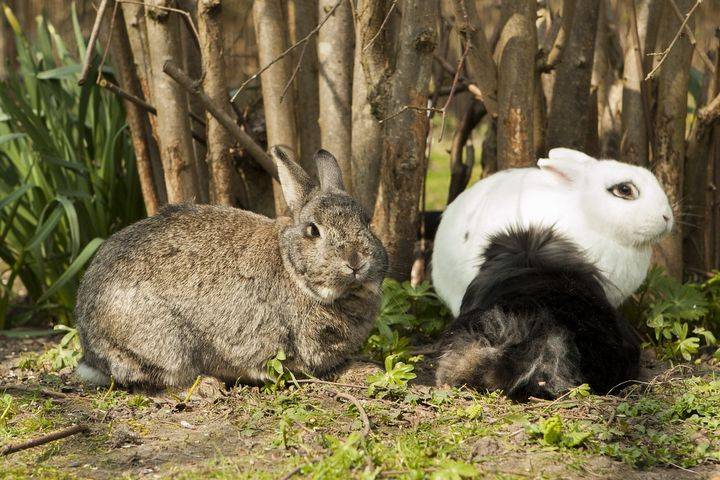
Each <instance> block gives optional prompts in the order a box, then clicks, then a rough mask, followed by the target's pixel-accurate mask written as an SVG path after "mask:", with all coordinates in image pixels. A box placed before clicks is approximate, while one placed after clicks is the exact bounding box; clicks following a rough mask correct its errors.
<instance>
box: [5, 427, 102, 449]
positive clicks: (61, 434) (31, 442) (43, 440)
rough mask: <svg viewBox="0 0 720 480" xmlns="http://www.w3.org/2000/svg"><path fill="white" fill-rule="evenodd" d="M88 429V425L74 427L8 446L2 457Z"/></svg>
mask: <svg viewBox="0 0 720 480" xmlns="http://www.w3.org/2000/svg"><path fill="white" fill-rule="evenodd" d="M87 429H88V427H87V425H82V424H81V425H73V426H72V427H68V428H65V429H63V430H58V431H57V432H53V433H48V434H47V435H43V436H42V437H38V438H34V439H32V440H28V441H27V442H23V443H18V444H16V445H8V446H6V447H3V449H2V450H0V456H5V455H10V454H11V453H15V452H19V451H20V450H27V449H28V448H33V447H37V446H39V445H44V444H46V443H50V442H54V441H55V440H60V439H62V438H66V437H69V436H71V435H75V434H76V433H80V432H85V431H87Z"/></svg>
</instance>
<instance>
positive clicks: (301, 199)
mask: <svg viewBox="0 0 720 480" xmlns="http://www.w3.org/2000/svg"><path fill="white" fill-rule="evenodd" d="M270 154H271V155H272V157H273V159H274V160H275V164H276V165H277V169H278V178H279V179H280V186H281V187H282V191H283V196H284V197H285V201H286V202H287V204H288V206H289V207H290V210H292V211H297V210H299V209H300V208H302V206H303V205H305V203H306V202H307V200H308V195H309V194H310V192H311V191H312V189H313V186H314V184H313V181H312V179H311V178H310V176H309V175H308V174H307V173H306V172H305V170H303V168H302V167H301V166H300V165H299V164H298V163H297V162H295V160H294V159H293V157H294V155H293V154H292V153H291V152H290V150H289V149H288V148H286V147H281V146H279V145H275V146H274V147H272V148H271V149H270Z"/></svg>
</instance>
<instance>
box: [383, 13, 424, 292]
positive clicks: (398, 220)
mask: <svg viewBox="0 0 720 480" xmlns="http://www.w3.org/2000/svg"><path fill="white" fill-rule="evenodd" d="M437 8H438V5H437V2H436V1H435V0H405V1H403V2H402V9H401V10H402V19H401V21H400V29H399V38H398V41H399V44H398V45H399V48H398V55H397V64H396V68H395V71H394V72H393V74H392V76H391V78H390V99H389V101H388V108H387V110H388V112H392V113H391V114H395V113H397V112H400V111H401V110H402V113H400V114H399V115H395V116H394V117H393V118H390V119H388V120H387V121H386V122H384V125H383V127H384V129H385V140H384V141H383V159H382V166H381V170H380V185H379V189H378V196H377V202H376V204H375V215H374V218H373V227H374V229H375V232H376V233H377V234H378V236H379V237H380V240H382V242H383V244H384V245H385V248H386V249H387V252H388V256H389V260H390V269H389V272H390V275H391V276H393V277H395V278H400V279H405V278H408V276H409V275H410V268H411V265H412V261H413V244H414V242H415V236H416V234H417V216H418V202H419V199H420V187H421V185H422V176H423V173H424V172H423V168H422V167H423V164H424V156H425V142H426V139H427V114H426V112H425V111H424V110H422V109H424V108H425V107H426V105H427V95H428V86H429V83H430V76H431V75H432V58H433V57H432V55H433V50H434V49H435V47H436V44H437V31H436V21H437V15H438V11H437ZM407 107H413V108H407ZM418 109H420V110H418Z"/></svg>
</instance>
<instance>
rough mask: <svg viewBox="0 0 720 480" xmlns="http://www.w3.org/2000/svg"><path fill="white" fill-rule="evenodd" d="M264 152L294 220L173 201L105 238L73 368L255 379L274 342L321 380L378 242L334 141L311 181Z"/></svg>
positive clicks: (368, 276) (140, 377)
mask: <svg viewBox="0 0 720 480" xmlns="http://www.w3.org/2000/svg"><path fill="white" fill-rule="evenodd" d="M272 156H273V158H274V160H275V162H276V164H277V168H278V174H279V178H280V183H281V185H282V190H283V194H284V196H285V200H286V201H287V203H288V205H289V207H290V210H291V211H292V215H293V218H287V217H281V218H278V219H276V220H271V219H269V218H266V217H263V216H260V215H257V214H254V213H250V212H246V211H242V210H238V209H235V208H230V207H222V206H211V205H184V204H183V205H170V206H168V207H166V208H165V209H163V210H162V211H161V212H160V213H158V214H157V215H156V216H154V217H151V218H147V219H145V220H142V221H140V222H137V223H135V224H133V225H130V226H129V227H127V228H125V229H123V230H121V231H120V232H118V233H116V234H114V235H113V236H111V237H110V238H109V239H108V240H107V241H106V242H105V243H104V245H103V246H102V247H101V248H100V250H99V251H98V253H97V255H96V256H95V258H94V260H93V261H92V264H91V265H90V267H89V268H88V270H87V273H85V276H84V278H83V280H82V282H81V285H80V289H79V292H78V301H77V307H76V318H77V328H78V334H79V336H80V340H81V343H82V347H83V359H82V362H81V364H80V365H79V367H78V369H77V373H78V375H79V376H80V377H81V378H83V379H85V380H86V381H88V382H90V383H95V384H105V383H107V382H108V381H109V378H110V377H111V376H112V377H113V378H114V379H115V381H116V382H117V383H119V384H121V385H125V386H140V387H143V388H161V387H165V386H186V385H188V384H190V383H191V382H192V381H193V380H194V379H195V378H196V377H197V376H198V375H210V376H214V377H217V378H219V379H221V380H223V381H226V382H236V381H240V382H244V383H257V382H261V381H263V380H265V379H266V378H267V377H266V370H265V363H266V362H267V360H268V359H270V358H273V357H274V356H275V355H276V354H277V353H278V351H280V350H282V351H284V353H285V355H286V357H287V362H286V366H287V367H288V368H289V369H291V370H293V371H296V372H307V373H310V374H313V375H316V376H320V377H326V376H328V375H331V374H332V373H333V372H335V371H336V370H337V369H338V368H339V367H341V366H342V365H343V363H344V362H345V361H346V359H347V358H348V356H349V355H350V354H351V353H353V352H355V351H356V350H358V349H359V348H360V346H361V345H362V344H363V342H364V340H365V338H366V336H367V335H368V333H369V331H370V329H371V328H372V325H373V321H374V319H375V316H376V314H377V312H378V308H379V305H380V285H381V282H382V280H383V277H384V275H385V271H386V269H387V255H386V253H385V249H384V248H383V246H382V244H381V243H380V241H379V240H378V239H377V237H375V235H373V233H372V232H371V231H370V228H369V226H368V218H367V216H366V214H365V213H364V212H363V210H362V207H360V205H359V204H358V202H356V201H355V200H354V199H352V198H351V197H350V196H349V195H348V194H347V193H346V192H345V189H344V187H343V183H342V178H341V174H340V169H339V167H338V164H337V161H336V160H335V158H334V157H333V156H332V155H331V154H330V153H329V152H326V151H324V150H320V151H319V152H318V153H317V154H316V155H315V161H316V163H317V169H318V177H319V180H320V185H319V187H318V186H317V185H315V183H314V182H313V181H312V179H311V178H310V177H309V176H308V174H307V173H306V172H305V171H304V170H303V169H302V168H301V167H300V165H298V164H297V163H296V162H295V161H293V160H292V159H290V158H289V156H288V154H287V153H285V152H284V151H283V150H281V149H280V148H278V147H274V148H273V149H272Z"/></svg>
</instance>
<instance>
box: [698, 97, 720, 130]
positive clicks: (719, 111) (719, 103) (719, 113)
mask: <svg viewBox="0 0 720 480" xmlns="http://www.w3.org/2000/svg"><path fill="white" fill-rule="evenodd" d="M718 117H720V94H718V95H716V96H715V98H713V99H712V100H711V101H710V102H708V104H707V105H705V106H704V107H703V108H701V109H700V110H699V111H698V121H699V122H702V123H704V124H705V125H709V124H711V123H712V122H714V121H715V120H717V119H718Z"/></svg>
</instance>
